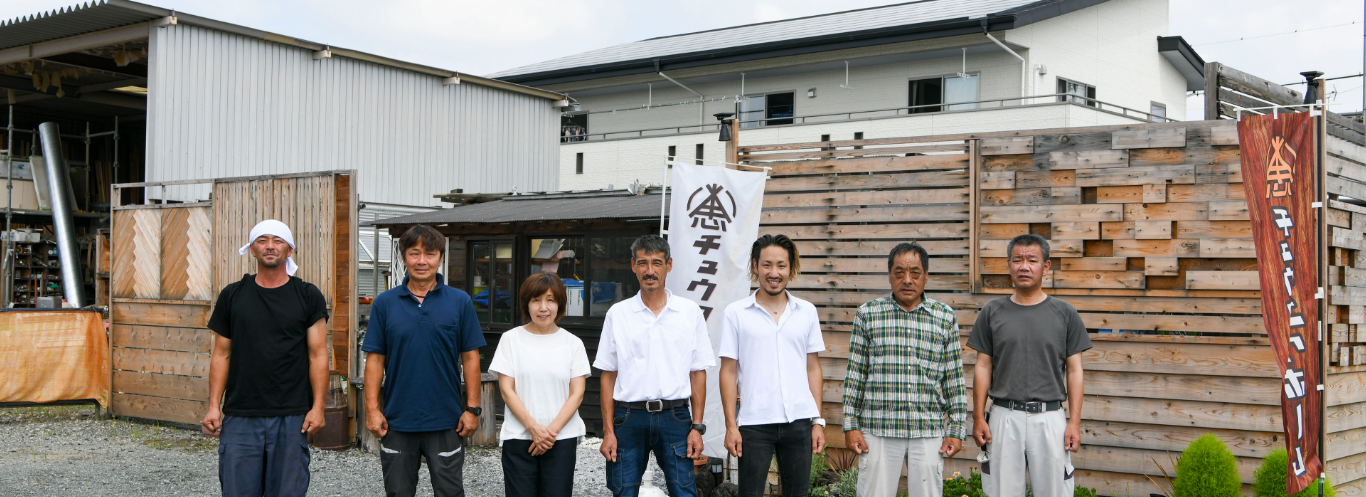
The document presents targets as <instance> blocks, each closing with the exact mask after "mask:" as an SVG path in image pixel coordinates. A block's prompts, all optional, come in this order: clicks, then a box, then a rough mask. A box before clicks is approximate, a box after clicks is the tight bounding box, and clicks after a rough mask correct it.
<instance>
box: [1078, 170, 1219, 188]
mask: <svg viewBox="0 0 1366 497" xmlns="http://www.w3.org/2000/svg"><path fill="white" fill-rule="evenodd" d="M1167 182H1172V183H1187V184H1194V183H1195V166H1186V165H1181V166H1147V167H1134V166H1130V167H1116V168H1108V169H1089V170H1081V171H1077V172H1076V186H1080V187H1089V186H1095V187H1100V186H1110V185H1165V184H1167Z"/></svg>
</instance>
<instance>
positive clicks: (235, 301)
mask: <svg viewBox="0 0 1366 497" xmlns="http://www.w3.org/2000/svg"><path fill="white" fill-rule="evenodd" d="M326 318H327V299H326V298H325V297H323V292H322V291H321V290H318V287H316V286H313V285H312V284H310V283H308V282H305V281H304V280H301V279H299V278H297V277H294V276H291V277H289V281H287V282H285V284H284V285H280V286H278V287H275V288H263V287H261V286H260V285H258V284H256V276H255V275H250V274H247V275H242V279H241V280H240V281H237V282H235V283H232V284H230V285H228V286H226V287H224V288H223V291H221V292H219V293H218V302H217V303H216V304H215V305H214V307H213V314H212V315H211V316H210V317H209V329H211V330H213V331H214V333H218V334H219V335H220V336H222V337H223V338H227V339H229V340H232V351H231V355H230V356H229V357H228V383H227V389H226V390H225V392H224V401H223V414H227V415H229V416H244V417H250V416H261V417H276V416H294V415H298V414H304V413H307V412H308V410H309V409H310V408H312V406H313V385H311V384H310V383H309V382H308V328H309V327H310V326H313V324H314V323H317V322H318V320H319V319H326Z"/></svg>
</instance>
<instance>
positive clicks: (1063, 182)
mask: <svg viewBox="0 0 1366 497" xmlns="http://www.w3.org/2000/svg"><path fill="white" fill-rule="evenodd" d="M1078 172H1079V171H1018V172H1016V173H1015V187H1016V188H1058V187H1069V186H1078V185H1077V174H1078Z"/></svg>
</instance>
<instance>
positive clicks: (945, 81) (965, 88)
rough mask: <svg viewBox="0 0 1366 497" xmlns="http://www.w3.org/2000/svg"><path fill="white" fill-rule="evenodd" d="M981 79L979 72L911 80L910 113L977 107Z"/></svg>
mask: <svg viewBox="0 0 1366 497" xmlns="http://www.w3.org/2000/svg"><path fill="white" fill-rule="evenodd" d="M979 79H980V78H979V77H978V75H977V74H968V75H966V76H961V77H960V76H941V77H937V78H925V79H916V80H911V82H910V87H909V89H908V97H907V101H908V104H909V106H910V113H911V114H924V113H928V112H940V111H944V110H968V109H976V108H977V104H976V102H977V100H978V86H979V85H980V83H979ZM941 104H957V105H949V106H947V107H944V106H942V105H941Z"/></svg>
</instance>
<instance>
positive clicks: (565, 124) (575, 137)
mask: <svg viewBox="0 0 1366 497" xmlns="http://www.w3.org/2000/svg"><path fill="white" fill-rule="evenodd" d="M587 134H588V113H586V112H585V113H582V114H572V115H570V114H560V141H561V142H581V141H584V140H586V139H588V137H587V136H585V135H587Z"/></svg>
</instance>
